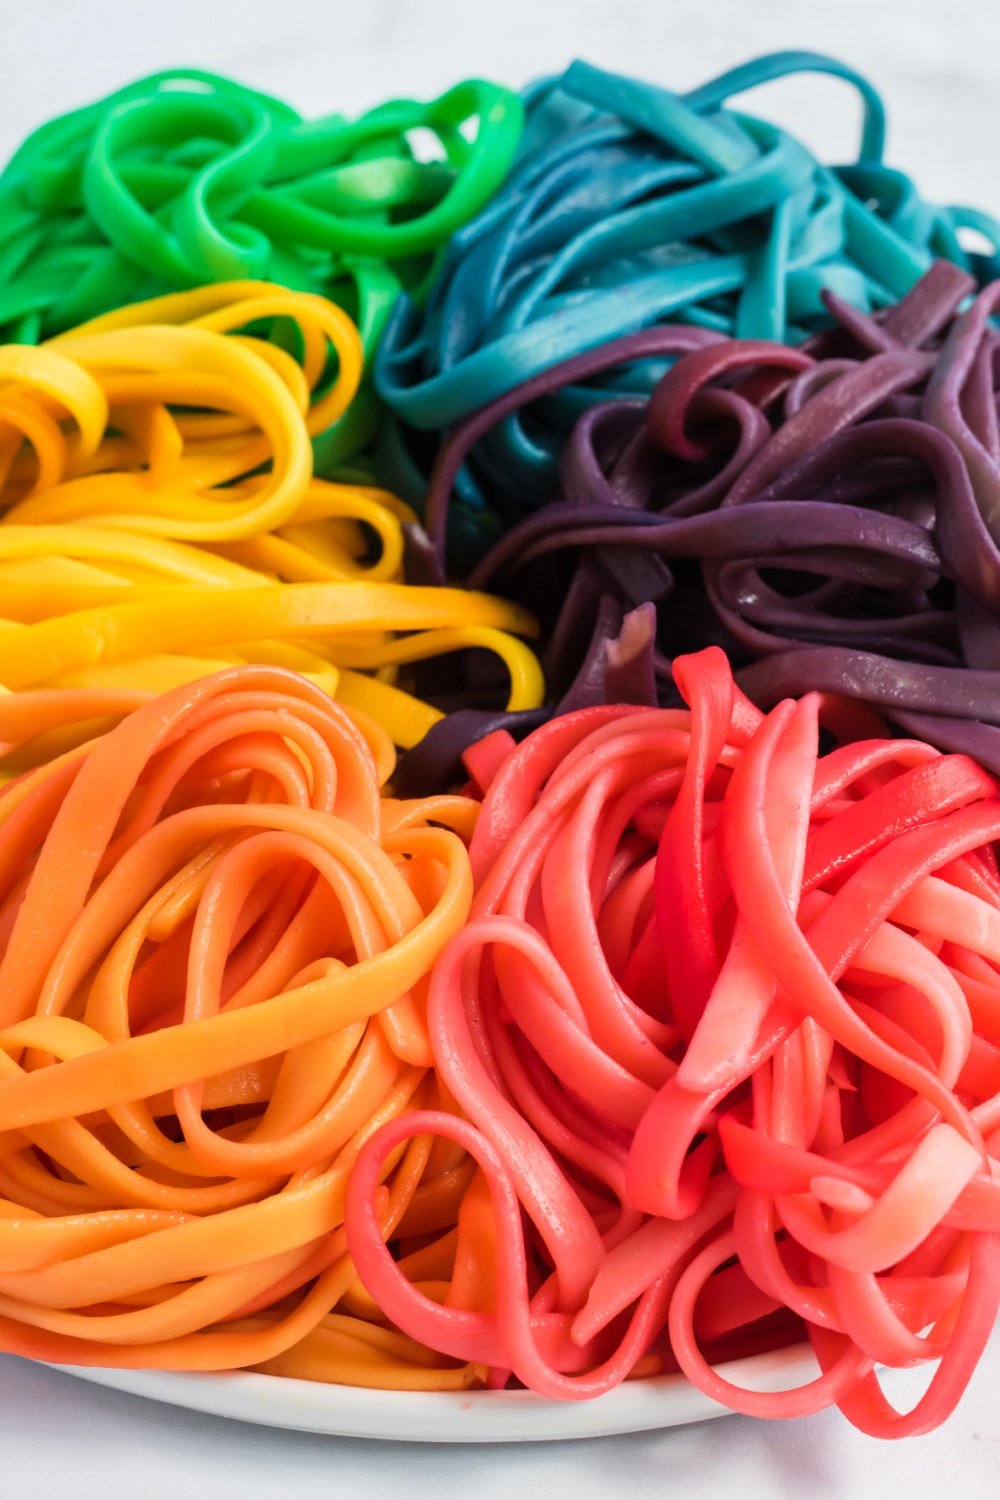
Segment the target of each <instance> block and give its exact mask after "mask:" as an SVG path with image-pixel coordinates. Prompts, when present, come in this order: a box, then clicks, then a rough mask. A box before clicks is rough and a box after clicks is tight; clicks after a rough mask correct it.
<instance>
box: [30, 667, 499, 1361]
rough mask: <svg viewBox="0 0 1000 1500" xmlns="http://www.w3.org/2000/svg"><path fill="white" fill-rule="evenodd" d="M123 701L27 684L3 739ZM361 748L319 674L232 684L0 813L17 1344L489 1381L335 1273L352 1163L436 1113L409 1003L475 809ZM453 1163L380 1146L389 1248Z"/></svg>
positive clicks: (450, 1193)
mask: <svg viewBox="0 0 1000 1500" xmlns="http://www.w3.org/2000/svg"><path fill="white" fill-rule="evenodd" d="M54 699H55V700H57V701H56V702H55V703H54ZM111 706H113V705H111V704H110V702H109V696H108V695H107V694H100V693H94V692H87V691H83V690H81V691H78V692H75V693H65V694H62V695H53V694H46V693H33V692H26V693H19V694H16V695H13V696H11V697H7V698H4V699H0V740H2V741H3V744H4V747H5V749H7V748H9V747H10V746H12V745H16V744H18V743H23V742H24V741H25V739H26V738H27V737H29V736H31V735H37V734H38V733H39V732H44V731H46V730H48V729H50V728H51V724H52V715H53V710H54V708H55V709H56V711H57V712H58V713H59V714H60V715H61V716H62V718H63V719H64V720H65V719H66V718H67V717H68V716H70V715H75V716H76V717H78V718H79V719H81V720H83V721H88V722H94V720H95V719H96V718H97V717H98V716H101V715H103V714H105V713H106V712H107V711H108V709H109V707H111ZM118 707H121V705H120V704H119V705H118ZM366 733H367V734H368V735H369V736H370V737H371V744H369V743H368V742H367V741H366V739H365V737H364V736H363V735H362V733H361V732H360V731H359V729H358V728H357V727H356V726H355V724H354V723H353V722H352V720H351V719H350V718H349V716H348V715H347V713H345V712H344V710H343V709H341V708H339V707H338V706H337V705H336V704H333V703H331V701H330V700H329V698H328V697H327V696H326V694H324V693H323V692H321V691H320V690H319V689H318V688H315V687H313V686H312V685H310V684H309V683H307V682H306V681H305V680H304V679H303V678H301V677H296V676H294V675H293V674H291V673H287V672H281V671H277V670H275V669H273V668H266V667H239V668H234V669H232V670H230V671H227V672H222V673H218V674H216V675H215V676H213V677H208V678H203V679H201V680H200V681H198V682H196V683H193V684H190V685H186V686H184V687H181V688H178V689H175V690H174V691H173V692H171V693H168V694H166V695H164V696H162V697H160V698H157V699H155V700H154V701H152V702H150V703H147V704H145V705H143V706H141V707H139V708H137V709H135V710H134V711H133V712H131V713H130V714H128V715H127V716H126V717H124V718H123V719H122V721H121V722H120V724H119V725H118V726H117V727H116V728H114V729H112V730H111V731H110V732H108V733H107V734H104V735H102V736H98V737H96V738H93V739H91V740H90V741H88V743H87V744H86V745H84V746H83V747H82V748H80V749H78V750H75V751H73V752H71V753H69V754H66V755H63V756H62V757H59V758H57V759H55V760H53V761H52V762H51V764H49V765H48V766H46V767H44V768H43V769H41V770H39V771H37V772H32V773H29V774H27V775H26V776H24V777H23V778H21V779H20V780H18V781H15V782H14V783H12V784H11V785H10V786H8V787H7V788H6V790H5V791H4V793H3V795H2V797H0V851H2V858H0V871H2V888H0V932H2V939H0V950H2V955H0V990H2V994H3V1001H2V1011H0V1347H2V1348H3V1349H5V1350H8V1351H13V1352H17V1353H21V1354H29V1355H31V1356H32V1357H34V1358H40V1359H49V1360H58V1361H68V1362H71V1363H77V1364H105V1365H128V1366H144V1367H157V1368H161V1369H178V1368H179V1369H203V1370H211V1369H229V1368H233V1367H236V1366H248V1365H254V1366H258V1365H267V1366H268V1367H269V1368H278V1369H283V1370H285V1371H287V1372H289V1373H305V1374H308V1375H309V1377H310V1378H313V1379H323V1380H336V1381H347V1382H350V1383H354V1384H372V1385H378V1386H399V1387H402V1388H407V1387H412V1388H416V1389H449V1388H457V1387H462V1386H466V1385H468V1384H470V1383H472V1382H475V1381H476V1380H478V1379H480V1378H481V1375H482V1372H480V1371H479V1370H477V1368H476V1367H475V1366H474V1365H470V1364H468V1363H459V1364H456V1362H454V1361H451V1360H450V1359H448V1358H447V1357H441V1356H438V1355H436V1354H435V1353H434V1352H433V1351H429V1350H427V1349H424V1348H419V1347H417V1346H416V1345H414V1344H413V1342H412V1341H410V1340H408V1339H406V1338H405V1337H403V1336H401V1335H399V1334H397V1333H394V1332H393V1331H392V1330H390V1329H387V1328H386V1327H385V1325H384V1321H383V1320H381V1319H380V1318H379V1316H378V1314H377V1310H376V1315H375V1316H374V1317H372V1316H370V1315H369V1311H368V1309H367V1307H366V1305H365V1300H364V1298H363V1295H359V1294H358V1293H357V1292H354V1291H353V1288H354V1286H355V1273H354V1269H353V1267H352V1265H351V1263H350V1261H349V1259H348V1258H347V1254H346V1247H345V1237H344V1224H343V1210H344V1190H345V1182H346V1178H347V1174H348V1171H349V1168H350V1166H351V1163H352V1162H353V1160H354V1159H355V1158H356V1156H357V1152H358V1149H359V1147H360V1145H361V1143H362V1141H363V1140H364V1139H365V1138H366V1137H367V1136H368V1135H370V1134H371V1132H372V1131H373V1130H374V1129H375V1128H377V1126H378V1125H379V1124H380V1123H384V1122H386V1121H388V1120H391V1119H394V1118H396V1117H397V1116H398V1115H400V1114H402V1113H406V1112H407V1111H409V1110H412V1109H415V1108H417V1107H419V1106H421V1105H423V1106H427V1105H430V1106H432V1107H434V1106H436V1105H439V1104H440V1102H441V1094H440V1090H439V1088H438V1086H437V1083H436V1081H435V1079H434V1077H433V1075H432V1074H431V1073H430V1072H429V1064H430V1050H429V1044H428V1039H427V1032H426V1025H425V1019H424V996H425V990H426V982H427V975H428V972H429V969H430V966H431V963H432V962H433V959H434V957H435V956H436V954H437V953H438V952H439V951H440V949H441V947H442V945H443V943H444V942H445V940H446V939H447V938H448V937H450V936H452V935H454V934H455V933H456V932H457V931H458V930H459V929H460V927H461V925H462V922H463V919H464V917H465V914H466V912H467V910H468V905H469V900H470V896H471V874H470V871H469V860H468V855H467V852H466V848H465V842H464V841H465V840H466V839H467V838H468V836H469V833H470V831H471V828H472V825H473V822H474V818H475V813H476V807H475V804H474V803H472V802H470V801H467V800H465V799H462V798H455V797H440V798H435V799H430V800H428V801H426V802H423V803H405V802H396V801H392V800H384V799H383V796H382V794H381V791H380V780H382V779H384V777H385V776H386V775H387V774H388V773H389V772H390V771H391V768H392V749H391V746H390V745H389V743H388V741H387V740H386V737H385V736H384V734H379V733H378V732H373V731H371V729H370V728H369V729H367V730H366ZM454 1166H455V1162H454V1160H453V1153H452V1154H451V1155H449V1153H447V1152H445V1153H442V1152H440V1151H438V1150H436V1149H432V1148H431V1145H430V1142H429V1141H428V1140H426V1139H425V1140H423V1141H417V1142H411V1143H409V1144H408V1146H407V1147H406V1148H405V1149H403V1150H402V1151H400V1152H396V1153H393V1156H392V1160H391V1161H390V1162H389V1163H388V1170H387V1172H386V1173H385V1174H384V1180H383V1185H382V1186H380V1188H379V1189H378V1193H377V1197H378V1203H379V1213H380V1215H381V1222H382V1226H383V1229H384V1230H385V1231H386V1232H389V1231H390V1230H391V1231H392V1232H393V1233H395V1234H416V1233H420V1224H421V1222H422V1218H423V1220H424V1221H426V1220H427V1219H428V1218H430V1217H432V1214H429V1213H428V1203H430V1204H432V1205H433V1204H436V1206H437V1211H438V1213H439V1214H440V1213H442V1212H443V1213H444V1217H445V1221H446V1222H447V1218H448V1213H449V1211H450V1209H449V1206H448V1205H449V1203H450V1202H451V1200H452V1199H453V1198H454V1193H455V1187H454V1182H453V1178H454V1172H453V1168H454ZM449 1172H451V1177H449ZM411 1226H415V1227H411ZM442 1254H443V1256H444V1262H445V1264H447V1245H445V1246H444V1247H443V1251H442ZM440 1258H441V1257H440V1256H439V1259H440ZM427 1259H428V1258H427V1257H426V1256H425V1261H427ZM433 1275H434V1267H433V1266H430V1268H429V1269H428V1271H427V1273H426V1277H425V1281H426V1284H428V1285H429V1284H430V1283H431V1281H432V1279H433Z"/></svg>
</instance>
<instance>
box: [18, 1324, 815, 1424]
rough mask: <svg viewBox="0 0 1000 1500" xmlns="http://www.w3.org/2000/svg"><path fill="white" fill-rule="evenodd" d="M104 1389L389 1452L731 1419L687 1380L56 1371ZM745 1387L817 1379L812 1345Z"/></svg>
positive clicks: (759, 1358)
mask: <svg viewBox="0 0 1000 1500" xmlns="http://www.w3.org/2000/svg"><path fill="white" fill-rule="evenodd" d="M46 1368H48V1369H52V1370H56V1371H58V1372H59V1373H61V1374H64V1375H71V1376H73V1377H75V1378H76V1379H78V1380H84V1381H87V1382H88V1383H90V1384H92V1385H98V1386H101V1387H103V1388H104V1389H110V1390H115V1391H120V1392H122V1393H123V1394H125V1395H132V1396H139V1397H141V1398H143V1399H145V1400H153V1401H158V1402H160V1403H164V1404H167V1405H170V1406H174V1407H181V1408H183V1409H185V1410H188V1411H191V1412H197V1413H200V1414H202V1415H206V1416H214V1417H223V1418H226V1419H229V1420H233V1421H240V1422H249V1423H252V1424H255V1425H258V1426H269V1427H275V1428H281V1429H283V1430H285V1431H292V1432H305V1433H312V1434H315V1435H322V1436H327V1437H343V1438H364V1439H369V1440H378V1441H386V1442H422V1443H445V1444H453V1443H483V1442H497V1443H513V1442H548V1441H556V1442H559V1441H568V1440H572V1439H577V1438H591V1437H613V1436H623V1435H626V1434H628V1433H638V1432H650V1431H656V1430H660V1429H665V1428H668V1427H674V1426H683V1425H686V1424H688V1423H694V1422H703V1421H708V1420H710V1419H712V1418H715V1417H723V1416H731V1415H732V1412H731V1411H730V1409H729V1408H728V1407H726V1406H722V1405H720V1404H719V1403H718V1402H717V1401H714V1400H713V1399H712V1398H711V1397H709V1396H706V1395H704V1394H703V1393H702V1392H701V1391H699V1390H698V1389H697V1388H696V1387H695V1386H693V1385H692V1384H691V1383H690V1381H688V1380H687V1379H686V1378H685V1376H683V1375H677V1374H673V1375H657V1376H652V1377H650V1378H648V1379H646V1380H635V1381H626V1382H625V1383H624V1384H622V1385H620V1386H618V1387H617V1388H616V1389H614V1390H612V1391H608V1392H606V1393H605V1394H604V1395H603V1396H597V1397H594V1398H591V1399H586V1400H581V1401H555V1400H551V1399H549V1398H547V1397H542V1396H537V1395H535V1394H534V1392H532V1391H386V1390H378V1389H373V1388H370V1387H364V1386H346V1385H334V1384H332V1383H326V1382H320V1381H312V1380H300V1379H296V1378H294V1377H289V1376H277V1375H263V1374H260V1373H258V1372H256V1371H251V1370H226V1371H220V1372H212V1373H206V1372H194V1371H172V1370H131V1369H121V1368H117V1367H100V1366H82V1365H61V1364H49V1365H47V1366H46ZM716 1368H717V1370H718V1373H719V1374H720V1375H722V1376H724V1377H726V1378H728V1379H730V1380H732V1381H734V1382H735V1383H736V1384H741V1385H742V1384H745V1385H747V1386H748V1387H749V1388H751V1389H754V1390H761V1391H776V1390H784V1389H786V1388H791V1387H792V1386H795V1385H799V1384H802V1383H803V1382H804V1381H806V1380H810V1379H813V1378H815V1376H816V1375H817V1373H818V1366H817V1364H816V1360H815V1357H814V1356H813V1353H812V1350H811V1348H810V1346H809V1345H808V1344H807V1343H800V1344H792V1345H788V1346H786V1347H785V1348H783V1349H773V1350H768V1351H766V1352H765V1353H762V1354H755V1355H750V1356H747V1357H745V1358H743V1359H738V1360H730V1361H728V1362H727V1363H725V1364H721V1365H719V1366H717V1367H716Z"/></svg>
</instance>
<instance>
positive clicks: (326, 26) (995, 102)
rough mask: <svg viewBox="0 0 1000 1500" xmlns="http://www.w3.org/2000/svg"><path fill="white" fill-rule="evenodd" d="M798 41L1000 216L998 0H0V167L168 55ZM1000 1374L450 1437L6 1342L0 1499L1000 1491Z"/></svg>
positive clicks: (791, 121) (237, 60) (416, 61)
mask: <svg viewBox="0 0 1000 1500" xmlns="http://www.w3.org/2000/svg"><path fill="white" fill-rule="evenodd" d="M781 47H809V48H814V49H816V50H821V51H829V52H833V53H836V54H838V55H840V56H842V57H843V58H845V59H846V60H849V61H850V62H852V63H853V64H854V65H855V66H856V67H858V68H860V69H861V70H862V71H864V72H867V73H868V74H869V75H870V76H871V77H872V78H874V79H875V81H876V82H877V83H878V85H879V86H880V88H881V89H882V91H883V93H884V95H885V97H886V100H887V103H888V106H889V112H890V138H889V140H890V150H889V155H890V159H891V160H892V161H893V162H895V163H897V164H898V165H901V166H904V167H906V169H907V170H909V171H910V172H911V173H912V174H913V175H914V176H915V177H916V178H917V180H918V182H919V183H920V185H921V187H922V189H923V191H924V193H925V195H926V196H928V197H931V198H937V199H939V200H941V201H951V202H968V203H974V204H976V205H978V206H981V207H985V208H991V209H992V210H993V211H994V212H995V213H1000V169H998V163H1000V99H998V89H997V82H998V68H1000V5H998V3H997V0H830V3H824V4H819V3H815V0H689V3H687V4H682V3H679V0H500V3H497V4H490V3H488V0H478V3H477V0H350V3H347V0H33V3H30V0H0V156H6V154H7V153H8V152H9V151H10V150H11V149H12V148H13V146H14V145H16V143H17V142H18V140H19V139H21V137H22V136H23V135H24V134H25V132H26V131H27V130H28V129H29V128H31V127H32V126H33V125H35V124H38V123H40V122H41V121H42V120H44V119H46V118H48V117H49V116H50V115H52V114H53V113H56V112H58V111H60V110H63V109H68V108H71V107H72V106H73V105H76V104H82V103H85V102H87V101H88V100H90V99H92V98H95V97H97V96H99V95H101V94H103V93H105V92H106V91H107V90H109V89H111V88H113V87H116V86H118V85H120V84H122V83H124V82H126V81H128V80H129V79H131V78H133V77H135V76H137V75H139V74H141V73H143V72H147V71H151V70H153V69H156V68H163V67H168V66H171V65H181V64H187V65H192V66H199V67H204V68H215V69H220V70H223V71H227V72H231V73H233V74H235V75H237V76H238V77H240V78H242V79H243V80H245V81H246V82H248V83H251V84H254V85H256V86H257V87H259V88H264V89H270V90H273V91H274V92H276V93H279V94H282V95H284V96H285V97H287V98H288V99H289V100H291V101H292V102H294V103H295V104H296V105H297V106H298V107H299V108H300V109H301V110H302V111H303V112H304V113H310V114H318V113H322V112H324V111H327V110H331V109H342V110H346V111H353V110H356V109H359V108H361V107H363V106H364V105H366V104H369V103H373V102H375V101H377V100H379V99H382V98H385V97H387V96H389V95H390V94H393V93H397V94H398V93H410V94H429V93H432V92H435V91H437V90H439V89H441V88H443V87H445V86H447V85H448V84H449V83H450V82H452V81H454V80H455V79H457V78H458V77H460V76H468V75H470V74H474V73H479V74H483V75H485V76H488V77H494V78H497V79H504V80H506V81H509V82H511V83H520V82H523V81H525V80H527V79H528V78H530V77H533V76H536V75H537V74H539V73H542V72H548V71H555V70H557V69H559V68H560V67H562V66H564V65H565V63H567V62H568V61H569V60H570V59H571V58H572V57H573V56H575V55H579V56H585V57H588V58H590V59H592V60H593V61H595V62H598V63H601V64H603V65H605V66H608V67H613V68H619V69H623V70H632V71H635V72H640V73H643V74H645V75H646V76H651V77H655V78H656V79H658V80H659V81H662V82H664V83H666V84H670V85H674V86H678V87H683V86H685V85H692V84H694V83H697V82H700V81H701V80H703V79H704V78H707V77H708V76H710V75H711V74H712V73H714V72H716V71H718V70H719V69H721V68H723V67H725V66H727V65H728V64H730V63H733V62H737V61H740V60H742V59H743V58H745V57H747V56H749V55H751V54H754V53H757V52H761V51H765V50H773V49H776V48H781ZM760 108H761V109H762V111H764V112H770V113H772V114H773V115H774V116H775V117H776V118H779V119H780V120H782V122H784V123H786V124H788V125H790V126H791V127H792V128H794V129H797V130H798V131H799V133H801V134H802V135H803V136H804V137H805V138H806V139H807V140H808V141H809V142H810V143H811V144H812V145H813V146H814V147H815V148H816V149H818V150H819V151H821V152H822V153H824V154H825V155H826V156H828V157H830V158H833V159H840V158H843V157H846V156H848V155H849V154H850V151H851V149H852V146H853V143H854V141H855V139H856V131H857V118H858V115H857V106H856V103H855V101H854V100H853V98H852V97H851V96H850V95H849V93H848V91H847V90H846V89H845V88H844V87H843V86H841V85H838V84H836V83H833V82H828V81H825V80H822V79H820V80H815V79H813V80H808V81H806V82H798V83H793V84H789V85H780V86H779V87H777V88H775V89H773V90H772V91H771V92H770V93H769V95H768V96H767V98H766V102H765V100H764V99H763V98H762V99H761V102H760ZM998 1388H1000V1339H995V1340H994V1342H993V1345H992V1347H991V1349H990V1350H989V1352H988V1354H987V1356H986V1357H985V1359H984V1360H983V1362H982V1364H981V1366H980V1368H979V1371H978V1372H977V1375H976V1378H975V1380H974V1382H973V1385H972V1387H971V1388H970V1390H969V1392H968V1393H967V1396H966V1398H965V1401H964V1403H963V1405H962V1406H961V1408H960V1409H959V1411H958V1412H957V1413H956V1415H955V1416H954V1417H953V1418H952V1420H951V1422H950V1423H949V1424H948V1425H947V1426H946V1427H945V1428H944V1429H942V1430H941V1431H939V1432H937V1433H934V1434H932V1435H931V1436H929V1437H927V1438H922V1439H919V1440H914V1441H909V1442H904V1443H898V1444H880V1443H876V1442H874V1441H872V1440H870V1439H867V1438H864V1437H862V1436H861V1435H859V1434H858V1433H856V1432H854V1431H853V1430H852V1429H850V1428H849V1427H848V1426H847V1425H846V1424H845V1423H844V1422H843V1420H842V1419H841V1418H840V1417H839V1416H838V1415H837V1414H836V1413H825V1414H823V1415H821V1416H818V1417H813V1418H808V1419H804V1420H801V1421H798V1422H793V1423H784V1424H777V1425H776V1424H769V1423H757V1422H752V1421H749V1420H746V1419H744V1418H742V1417H729V1418H726V1419H723V1420H721V1421H715V1422H709V1423H705V1424H702V1425H700V1426H696V1427H689V1428H685V1429H674V1430H671V1431H667V1432H663V1433H657V1434H649V1435H646V1436H641V1437H629V1438H620V1439H619V1438H603V1439H597V1440H594V1441H592V1442H582V1443H581V1442H576V1443H570V1444H558V1443H545V1444H540V1445H524V1446H521V1447H519V1448H504V1447H498V1446H497V1447H483V1448H476V1449H469V1448H454V1449H448V1448H445V1447H439V1446H428V1445H420V1446H417V1445H405V1446H401V1445H396V1444H377V1443H361V1442H353V1441H344V1440H338V1439H330V1438H319V1437H307V1436H302V1435H298V1434H293V1433H285V1432H275V1431H272V1430H269V1429H265V1428H253V1427H249V1426H245V1425H243V1424H242V1423H235V1422H226V1421H223V1420H221V1419H218V1418H211V1417H203V1416H198V1415H192V1414H188V1413H184V1412H181V1411H178V1410H175V1409H173V1408H168V1407H163V1406H158V1405H156V1404H154V1403H152V1402H147V1401H143V1400H140V1399H139V1398H136V1397H131V1396H124V1395H120V1394H116V1393H114V1392H112V1391H106V1390H102V1389H98V1388H97V1387H94V1386H90V1385H86V1384H84V1383H83V1382H81V1381H78V1380H74V1379H72V1378H71V1377H69V1376H66V1375H60V1374H56V1373H54V1372H52V1371H49V1370H45V1369H41V1368H38V1367H34V1366H32V1365H30V1364H27V1363H25V1362H24V1361H21V1360H16V1359H11V1358H6V1357H0V1500H23V1497H28V1496H32V1497H36V1496H37V1497H40V1500H48V1497H49V1496H61V1497H67V1500H90V1497H95V1500H98V1497H99V1500H119V1497H122V1500H125V1497H128V1500H160V1497H164V1500H166V1497H170V1500H177V1497H186V1496H195V1495H197V1496H199V1497H202V1496H204V1497H211V1500H271V1497H286V1496H287V1497H289V1500H312V1497H313V1496H316V1497H320V1496H322V1497H323V1500H329V1497H330V1496H331V1495H352V1494H354V1495H356V1494H359V1493H365V1494H374V1495H385V1494H388V1493H390V1491H396V1492H398V1493H399V1494H400V1495H401V1496H403V1497H405V1500H423V1497H433V1500H452V1497H462V1500H493V1497H494V1496H504V1497H509V1496H510V1495H511V1494H512V1493H513V1494H515V1495H518V1496H523V1497H524V1500H534V1497H535V1496H540V1495H545V1496H546V1497H547V1500H563V1497H566V1496H572V1497H573V1500H591V1497H593V1500H609V1497H611V1496H613V1495H624V1494H631V1495H634V1494H636V1493H642V1494H645V1493H650V1494H656V1493H663V1494H669V1495H671V1496H674V1497H678V1500H716V1497H718V1500H733V1497H734V1496H738V1497H739V1500H785V1497H788V1500H792V1497H795V1500H799V1497H806V1496H808V1497H809V1500H867V1497H873V1500H874V1497H876V1496H877V1497H883V1496H889V1495H897V1494H898V1495H902V1496H905V1497H906V1500H924V1497H928V1500H930V1497H934V1500H939V1497H940V1496H941V1495H942V1494H943V1493H957V1494H959V1495H961V1497H962V1500H987V1497H995V1496H997V1494H998V1493H1000V1415H998V1403H997V1400H996V1394H995V1393H996V1391H997V1390H998ZM894 1389H895V1390H896V1391H897V1393H898V1389H899V1388H898V1387H896V1388H894ZM904 1389H905V1386H904ZM362 1486H364V1489H363V1490H362V1488H361V1487H362Z"/></svg>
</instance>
